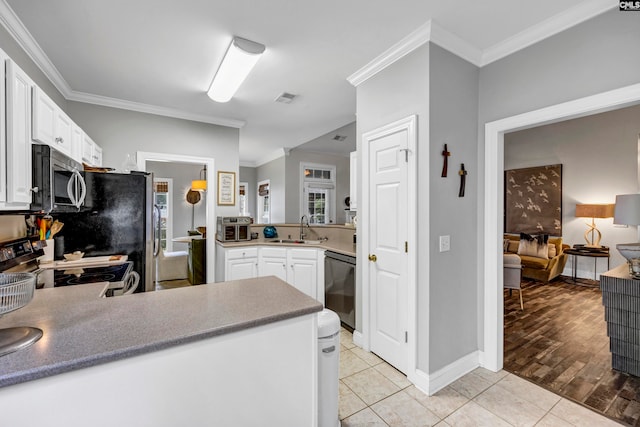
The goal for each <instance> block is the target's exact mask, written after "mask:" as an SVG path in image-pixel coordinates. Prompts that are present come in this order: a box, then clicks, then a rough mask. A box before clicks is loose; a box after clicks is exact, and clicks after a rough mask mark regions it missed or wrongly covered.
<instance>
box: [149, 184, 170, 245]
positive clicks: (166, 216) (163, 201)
mask: <svg viewBox="0 0 640 427" xmlns="http://www.w3.org/2000/svg"><path fill="white" fill-rule="evenodd" d="M172 187H173V179H171V178H155V179H154V180H153V190H154V191H153V199H154V204H155V206H157V207H158V208H159V210H160V218H159V220H160V247H162V249H164V250H165V251H168V252H171V251H172V249H173V247H172V245H173V242H172V240H171V239H172V237H173V227H172V225H173V223H172V220H171V213H172V206H171V201H172V197H173V195H172ZM154 227H158V225H157V223H156V224H154ZM156 230H157V228H156Z"/></svg>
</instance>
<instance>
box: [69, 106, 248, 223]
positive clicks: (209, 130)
mask: <svg viewBox="0 0 640 427" xmlns="http://www.w3.org/2000/svg"><path fill="white" fill-rule="evenodd" d="M68 107H69V115H70V116H71V118H72V119H73V120H74V121H75V122H76V123H77V124H78V125H79V126H80V127H82V128H83V129H84V130H85V132H86V133H87V134H89V135H90V136H91V138H92V139H93V140H94V141H95V142H96V143H98V144H99V145H100V146H102V149H103V164H104V165H105V166H110V167H114V168H116V169H117V168H120V167H121V165H122V163H123V162H124V161H125V159H126V155H127V154H132V155H135V153H136V151H148V152H157V153H168V154H178V155H187V156H194V157H212V158H214V159H215V165H216V171H208V173H209V176H208V178H209V179H210V180H213V182H215V177H216V176H217V170H223V171H231V172H236V173H237V172H238V153H239V131H238V129H234V128H229V127H224V126H217V125H212V124H207V123H199V122H193V121H189V120H181V119H174V118H170V117H163V116H156V115H152V114H145V113H137V112H135V111H127V110H120V109H117V108H110V107H103V106H99V105H92V104H84V103H79V102H72V101H71V102H68ZM236 177H237V175H236ZM236 191H237V188H236ZM237 213H238V208H237V205H236V206H216V213H215V214H216V215H237Z"/></svg>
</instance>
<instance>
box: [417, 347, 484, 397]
mask: <svg viewBox="0 0 640 427" xmlns="http://www.w3.org/2000/svg"><path fill="white" fill-rule="evenodd" d="M479 366H480V352H479V351H474V352H473V353H469V354H467V355H466V356H463V357H461V358H460V359H458V360H456V361H455V362H453V363H450V364H449V365H447V366H445V367H444V368H442V369H439V370H437V371H436V372H434V373H432V374H431V375H429V376H428V381H427V385H426V390H423V391H426V392H427V394H428V395H429V396H431V395H433V394H434V393H436V392H438V391H439V390H441V389H443V388H444V387H446V386H448V385H449V384H451V383H452V382H454V381H455V380H457V379H458V378H460V377H462V376H464V375H466V374H468V373H469V372H471V371H473V370H474V369H476V368H477V367H479ZM416 387H418V388H421V387H419V386H418V384H417V383H416Z"/></svg>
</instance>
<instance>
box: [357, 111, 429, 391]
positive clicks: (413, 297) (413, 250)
mask: <svg viewBox="0 0 640 427" xmlns="http://www.w3.org/2000/svg"><path fill="white" fill-rule="evenodd" d="M417 126H418V116H417V115H415V114H413V115H411V116H408V117H405V118H403V119H400V120H397V121H395V122H392V123H389V124H387V125H384V126H381V127H378V128H376V129H374V130H371V131H369V132H366V133H363V134H362V147H361V148H362V165H361V167H359V168H358V170H359V173H360V180H361V182H362V187H361V188H362V189H363V190H367V191H362V196H361V201H362V207H365V206H367V207H368V206H369V200H370V199H369V191H370V183H369V161H370V159H369V157H370V153H369V142H370V141H371V140H373V139H377V138H381V137H383V136H385V135H389V134H391V133H395V132H398V131H402V130H406V131H407V132H408V142H407V148H408V149H409V151H408V162H407V199H408V200H407V202H408V205H407V242H408V245H409V255H408V259H407V279H408V280H407V282H408V283H407V334H408V341H409V342H408V349H407V353H408V360H407V378H408V379H409V381H411V382H413V383H416V382H417V381H419V379H418V378H417V376H418V372H417V348H418V346H417V341H416V340H417V301H418V293H417V284H416V278H417V265H418V263H417V254H418V247H417V232H418V227H417V218H418V213H417V208H418V202H417V199H418V197H417V196H418V192H417V188H418V187H417V184H418V175H417V151H416V150H417V145H418V143H417V141H418V128H417ZM424 167H425V168H428V165H424ZM425 176H428V173H425ZM427 187H428V183H427ZM426 205H427V209H426V211H427V212H428V203H426ZM358 216H359V217H360V218H359V221H358V229H359V230H361V231H360V232H359V233H357V235H358V239H359V242H361V245H362V246H361V253H360V254H359V259H361V260H362V262H363V266H362V268H360V271H361V273H362V280H361V281H360V283H361V292H362V348H363V349H364V350H366V351H370V350H371V327H370V325H371V317H370V315H371V306H370V304H371V303H372V301H370V298H371V293H370V292H369V288H368V286H367V285H365V284H368V283H369V264H368V261H367V260H366V257H367V256H368V248H369V244H370V241H369V235H368V233H366V232H362V230H368V229H369V224H370V219H369V209H367V208H361V209H359V210H358ZM423 222H424V223H425V224H428V223H429V218H428V217H427V218H424V221H423ZM365 252H367V253H365ZM421 287H422V289H423V290H424V291H425V292H427V293H428V292H429V279H428V277H427V278H425V279H424V281H423V283H422V285H421ZM421 338H422V339H426V340H428V339H429V331H428V330H427V331H425V333H424V334H423V335H422V337H421Z"/></svg>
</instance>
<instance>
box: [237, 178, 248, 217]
mask: <svg viewBox="0 0 640 427" xmlns="http://www.w3.org/2000/svg"><path fill="white" fill-rule="evenodd" d="M248 187H249V184H247V183H246V182H241V183H240V184H239V185H238V193H239V194H238V207H239V208H240V216H250V213H249V202H248V199H247V197H248V192H247V189H248Z"/></svg>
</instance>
